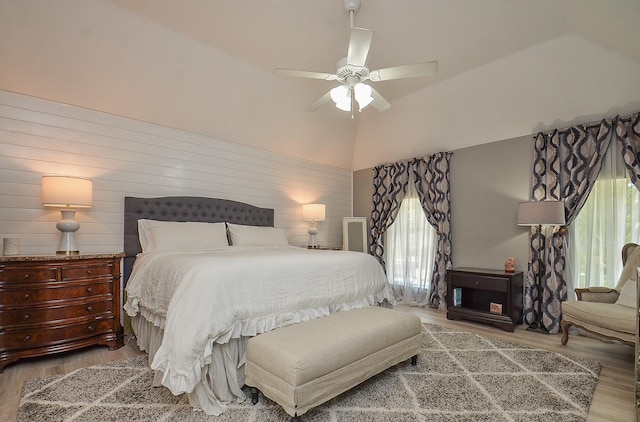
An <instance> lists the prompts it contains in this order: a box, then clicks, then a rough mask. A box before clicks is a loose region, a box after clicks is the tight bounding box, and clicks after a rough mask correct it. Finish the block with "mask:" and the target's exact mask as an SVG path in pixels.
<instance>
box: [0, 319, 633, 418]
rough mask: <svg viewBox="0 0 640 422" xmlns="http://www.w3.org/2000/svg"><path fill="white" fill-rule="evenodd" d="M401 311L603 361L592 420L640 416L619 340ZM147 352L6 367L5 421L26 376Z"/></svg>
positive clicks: (0, 382)
mask: <svg viewBox="0 0 640 422" xmlns="http://www.w3.org/2000/svg"><path fill="white" fill-rule="evenodd" d="M396 309H399V310H402V311H405V312H410V313H414V314H417V315H419V316H420V317H421V318H422V319H423V321H425V322H431V323H434V324H439V325H442V326H446V327H455V328H458V329H464V330H465V331H469V332H473V333H477V334H481V335H484V336H488V337H494V338H498V339H501V340H505V341H511V342H517V343H523V344H527V345H531V346H535V347H541V348H544V349H547V350H552V351H556V352H559V353H564V354H568V355H572V356H577V357H582V358H587V359H593V360H597V361H599V362H600V363H601V364H602V370H601V371H600V378H599V381H598V385H597V387H596V391H595V395H594V398H593V402H592V403H591V408H590V409H589V417H588V419H587V421H588V422H601V421H611V422H614V421H615V422H631V421H634V420H635V405H634V402H635V400H634V396H635V387H634V350H633V348H632V347H629V346H625V345H622V344H619V343H604V342H601V341H600V340H597V339H593V338H590V337H585V336H578V335H571V336H570V337H569V342H568V344H567V345H566V346H562V345H561V344H560V336H559V335H543V334H537V333H531V332H529V331H526V330H525V327H524V326H518V328H517V329H516V331H515V332H513V333H509V332H506V331H503V330H501V329H499V328H496V327H493V326H490V325H485V324H479V323H474V322H466V321H449V320H447V318H446V315H445V313H443V312H438V311H435V310H432V309H426V308H413V307H407V306H398V307H396ZM139 354H141V352H140V351H139V350H138V347H137V346H136V345H135V339H134V340H132V341H130V342H128V343H127V344H126V345H125V346H124V347H122V348H121V349H118V350H115V351H109V350H108V349H107V348H106V347H92V348H88V349H85V350H82V351H77V352H70V353H65V354H61V355H56V356H50V357H46V358H34V359H24V360H20V361H18V362H17V363H14V364H11V365H9V366H7V367H5V369H4V372H3V373H2V374H0V421H3V422H4V421H7V422H10V421H15V420H16V415H17V409H18V404H19V400H20V390H21V389H22V385H23V384H24V382H25V381H26V380H29V379H31V378H37V377H46V376H51V375H56V374H61V373H66V372H69V371H71V370H74V369H77V368H82V367H85V366H91V365H95V364H97V363H102V362H110V361H114V360H121V359H126V358H129V357H132V356H135V355H139Z"/></svg>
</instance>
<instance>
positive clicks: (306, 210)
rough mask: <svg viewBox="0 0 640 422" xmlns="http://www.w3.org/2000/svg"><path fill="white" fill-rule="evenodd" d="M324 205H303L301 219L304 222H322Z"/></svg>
mask: <svg viewBox="0 0 640 422" xmlns="http://www.w3.org/2000/svg"><path fill="white" fill-rule="evenodd" d="M324 218H325V206H324V204H304V205H303V206H302V219H303V220H304V221H324Z"/></svg>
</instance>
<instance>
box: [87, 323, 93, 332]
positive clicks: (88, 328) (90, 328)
mask: <svg viewBox="0 0 640 422" xmlns="http://www.w3.org/2000/svg"><path fill="white" fill-rule="evenodd" d="M87 330H88V331H89V332H90V333H91V332H93V325H87Z"/></svg>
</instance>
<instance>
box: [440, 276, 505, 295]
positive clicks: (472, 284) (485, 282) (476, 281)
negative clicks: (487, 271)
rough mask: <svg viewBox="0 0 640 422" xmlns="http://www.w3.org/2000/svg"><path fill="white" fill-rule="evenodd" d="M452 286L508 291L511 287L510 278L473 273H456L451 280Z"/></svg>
mask: <svg viewBox="0 0 640 422" xmlns="http://www.w3.org/2000/svg"><path fill="white" fill-rule="evenodd" d="M451 286H452V287H469V288H472V289H482V290H493V291H497V292H506V291H507V289H508V287H509V279H508V278H504V277H488V276H484V277H478V276H476V275H473V274H456V276H455V279H454V280H452V281H451Z"/></svg>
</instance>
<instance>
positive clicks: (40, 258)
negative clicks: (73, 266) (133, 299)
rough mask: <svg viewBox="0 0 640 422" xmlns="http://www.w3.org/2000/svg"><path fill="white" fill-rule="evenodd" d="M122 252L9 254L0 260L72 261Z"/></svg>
mask: <svg viewBox="0 0 640 422" xmlns="http://www.w3.org/2000/svg"><path fill="white" fill-rule="evenodd" d="M122 257H124V253H123V252H110V253H93V254H79V255H11V256H0V263H1V262H29V261H61V260H62V261H73V260H76V259H97V258H102V259H104V258H122Z"/></svg>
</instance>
